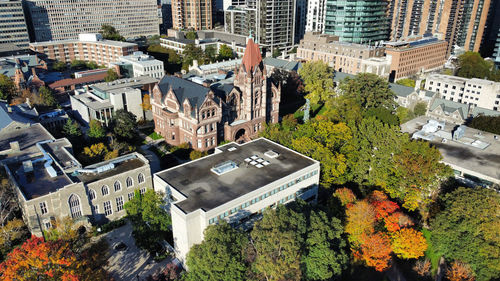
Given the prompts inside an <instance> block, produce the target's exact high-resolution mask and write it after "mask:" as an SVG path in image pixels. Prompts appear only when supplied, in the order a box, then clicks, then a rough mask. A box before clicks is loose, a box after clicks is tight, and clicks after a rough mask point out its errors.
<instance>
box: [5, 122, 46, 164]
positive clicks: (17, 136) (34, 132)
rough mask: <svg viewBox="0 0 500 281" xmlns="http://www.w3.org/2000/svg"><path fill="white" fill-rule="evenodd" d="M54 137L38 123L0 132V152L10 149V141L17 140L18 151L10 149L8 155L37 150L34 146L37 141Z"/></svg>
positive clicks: (24, 153) (19, 154)
mask: <svg viewBox="0 0 500 281" xmlns="http://www.w3.org/2000/svg"><path fill="white" fill-rule="evenodd" d="M53 139H54V137H53V136H52V135H51V134H50V133H49V132H48V131H47V130H46V129H45V128H44V127H43V126H42V125H41V124H39V123H37V124H34V125H32V126H31V127H27V128H22V129H19V130H15V131H10V132H8V133H2V134H0V152H2V151H7V150H9V149H10V143H11V142H14V141H17V142H18V143H19V148H20V151H10V152H8V153H7V154H8V156H9V157H10V156H14V155H15V156H22V155H29V154H32V153H37V152H39V149H38V148H37V147H36V146H35V145H36V143H37V142H40V141H44V140H53Z"/></svg>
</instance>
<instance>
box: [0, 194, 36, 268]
mask: <svg viewBox="0 0 500 281" xmlns="http://www.w3.org/2000/svg"><path fill="white" fill-rule="evenodd" d="M2 202H3V201H2ZM28 237H29V231H28V228H27V227H26V225H25V224H24V222H23V220H21V219H13V220H10V221H8V222H7V223H5V224H4V225H3V226H1V227H0V251H1V254H2V259H3V257H5V255H6V254H7V253H8V252H10V251H11V250H12V248H13V247H14V246H15V245H18V244H19V243H20V242H21V241H23V239H24V240H25V239H26V238H28Z"/></svg>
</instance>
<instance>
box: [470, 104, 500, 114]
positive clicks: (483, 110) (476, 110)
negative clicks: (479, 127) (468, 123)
mask: <svg viewBox="0 0 500 281" xmlns="http://www.w3.org/2000/svg"><path fill="white" fill-rule="evenodd" d="M478 115H484V116H500V111H496V110H491V109H486V108H482V107H477V106H476V107H474V109H473V110H472V117H476V116H478Z"/></svg>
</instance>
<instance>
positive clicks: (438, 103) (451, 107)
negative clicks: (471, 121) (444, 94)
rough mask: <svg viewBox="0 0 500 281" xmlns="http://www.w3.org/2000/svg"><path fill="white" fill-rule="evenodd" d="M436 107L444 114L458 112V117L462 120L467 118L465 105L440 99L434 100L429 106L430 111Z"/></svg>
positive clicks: (467, 107) (466, 106)
mask: <svg viewBox="0 0 500 281" xmlns="http://www.w3.org/2000/svg"><path fill="white" fill-rule="evenodd" d="M437 107H441V109H442V110H443V111H444V112H446V113H450V114H451V113H453V112H455V111H457V110H458V112H459V113H460V117H462V119H464V120H465V119H466V118H467V114H468V112H469V106H468V105H466V104H463V103H459V102H454V101H451V100H445V99H440V98H438V99H435V100H434V102H433V103H432V104H431V106H430V110H431V111H434V110H435V109H436V108H437Z"/></svg>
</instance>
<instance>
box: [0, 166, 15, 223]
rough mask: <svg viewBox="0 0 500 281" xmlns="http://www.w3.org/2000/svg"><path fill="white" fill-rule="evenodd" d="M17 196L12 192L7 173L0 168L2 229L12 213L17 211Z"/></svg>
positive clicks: (0, 216) (0, 215)
mask: <svg viewBox="0 0 500 281" xmlns="http://www.w3.org/2000/svg"><path fill="white" fill-rule="evenodd" d="M16 198H17V195H16V193H15V191H14V186H13V185H12V183H11V181H10V180H9V176H8V175H7V171H5V169H4V167H3V166H2V167H0V202H1V204H0V226H1V227H3V226H5V225H6V224H7V222H8V221H9V220H10V219H12V217H13V216H14V212H16V211H17V210H19V205H18V203H17V200H16Z"/></svg>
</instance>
